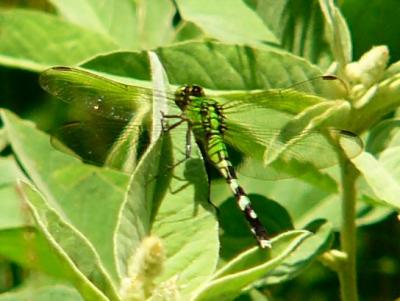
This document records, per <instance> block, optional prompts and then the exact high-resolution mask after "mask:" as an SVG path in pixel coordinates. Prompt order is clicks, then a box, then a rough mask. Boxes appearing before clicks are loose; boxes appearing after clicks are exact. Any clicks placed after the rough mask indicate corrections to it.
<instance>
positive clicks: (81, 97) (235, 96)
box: [40, 67, 362, 248]
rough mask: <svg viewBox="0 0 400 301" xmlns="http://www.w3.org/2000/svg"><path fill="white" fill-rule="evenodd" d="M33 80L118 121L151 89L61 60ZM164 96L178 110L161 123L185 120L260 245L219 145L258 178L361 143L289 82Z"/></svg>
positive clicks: (315, 163) (319, 162) (138, 107)
mask: <svg viewBox="0 0 400 301" xmlns="http://www.w3.org/2000/svg"><path fill="white" fill-rule="evenodd" d="M40 84H41V86H42V87H43V88H44V89H45V90H46V91H48V92H49V93H51V94H52V95H54V96H56V97H58V98H60V99H62V100H64V101H66V102H68V103H73V104H75V105H77V106H79V107H81V108H82V109H85V110H87V111H89V112H91V113H93V114H95V115H100V116H102V117H105V118H107V119H108V120H122V121H126V122H129V121H131V120H132V119H133V118H134V116H135V114H136V115H137V114H138V112H139V111H141V112H142V113H143V111H144V110H145V111H146V110H148V111H150V110H151V109H150V108H151V103H152V97H153V95H154V94H157V93H158V92H156V91H155V90H152V89H149V88H144V87H138V86H132V85H126V84H122V83H118V82H115V81H112V80H109V79H106V78H104V77H101V76H98V75H95V74H92V73H89V72H86V71H83V70H80V69H74V68H68V67H55V68H51V69H48V70H46V71H44V72H43V73H42V74H41V76H40ZM168 98H169V99H171V101H173V102H174V103H175V104H176V105H177V106H178V107H179V109H180V110H181V112H180V114H177V115H164V119H171V118H177V119H175V120H177V122H176V123H175V124H172V125H170V126H168V128H169V129H172V128H175V127H177V126H178V125H180V124H182V123H186V124H187V125H188V129H187V131H188V132H187V133H190V131H192V132H193V134H194V136H195V139H196V141H197V143H198V144H199V145H200V148H201V149H202V151H203V152H204V154H205V157H207V158H208V160H209V161H210V162H211V163H212V165H214V166H215V167H216V168H217V169H218V170H219V172H220V174H221V175H222V176H223V177H224V178H225V179H226V181H227V183H228V184H229V186H230V189H231V190H232V192H233V194H234V196H235V198H236V202H237V204H238V206H239V208H240V210H241V211H242V212H243V214H244V216H245V218H246V220H247V222H248V223H249V225H250V228H251V231H252V232H253V234H254V236H255V237H256V239H257V242H258V244H259V245H260V246H261V247H262V248H265V247H270V241H269V238H268V236H267V232H266V230H265V228H264V226H263V225H262V223H261V222H260V220H259V218H258V217H257V214H256V213H255V212H254V210H253V209H252V205H251V202H250V199H249V198H248V196H247V195H246V193H245V191H244V189H243V188H242V187H241V186H240V185H239V183H238V181H237V176H236V173H235V171H234V168H233V165H232V163H231V161H230V158H229V154H228V150H227V145H230V146H231V147H233V148H234V149H236V150H237V151H239V152H240V153H242V154H243V155H244V156H245V160H244V162H243V169H244V170H246V168H247V170H246V174H250V175H253V176H255V177H261V178H285V177H290V176H295V175H298V174H300V173H302V172H304V170H305V169H307V168H308V167H310V166H312V167H316V168H324V167H328V166H331V165H334V164H336V163H337V161H338V150H339V149H340V148H343V147H344V146H345V147H346V155H347V156H349V157H354V156H356V155H357V154H358V153H359V152H360V151H361V149H362V143H361V140H360V139H359V138H358V137H357V136H356V135H354V134H352V133H351V132H348V131H344V130H336V129H333V128H330V127H326V126H325V127H324V126H322V124H323V123H321V121H320V120H319V118H318V116H321V115H323V114H324V112H323V111H321V109H318V108H319V105H321V104H325V103H327V102H326V101H324V99H322V98H319V97H317V96H314V95H308V94H306V93H303V92H299V91H295V90H293V89H286V90H278V89H271V90H265V91H249V92H243V93H231V94H224V95H218V96H215V97H208V96H206V95H205V93H204V90H203V89H202V88H201V87H199V86H195V85H187V86H183V87H181V88H179V89H177V91H176V92H175V93H174V94H171V95H168ZM334 105H335V103H334V102H332V106H331V107H330V109H329V110H330V111H331V112H334V111H335V110H334V109H333V108H334V107H335V106H334ZM339 107H340V105H339ZM307 110H308V111H307ZM329 110H328V109H326V108H325V112H326V111H329ZM306 111H307V112H308V114H306V113H304V112H306ZM187 137H190V134H187ZM187 150H190V145H189V144H188V145H187ZM186 153H187V156H189V155H190V154H189V152H188V151H187V152H186ZM253 161H255V162H259V163H258V164H251V163H252V162H253ZM293 166H294V167H293ZM292 167H293V168H292Z"/></svg>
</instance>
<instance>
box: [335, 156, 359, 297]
mask: <svg viewBox="0 0 400 301" xmlns="http://www.w3.org/2000/svg"><path fill="white" fill-rule="evenodd" d="M341 167H342V168H341V170H342V225H341V230H340V243H341V250H342V251H343V252H344V253H345V254H346V260H345V261H344V262H343V264H341V265H340V269H339V271H338V273H339V282H340V288H341V296H342V301H357V300H358V296H357V279H356V189H355V182H356V179H357V173H358V172H357V170H356V169H355V167H354V165H353V164H352V163H351V162H350V161H349V160H348V159H345V158H344V159H343V160H342V164H341Z"/></svg>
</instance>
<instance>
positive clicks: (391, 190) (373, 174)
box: [351, 152, 400, 209]
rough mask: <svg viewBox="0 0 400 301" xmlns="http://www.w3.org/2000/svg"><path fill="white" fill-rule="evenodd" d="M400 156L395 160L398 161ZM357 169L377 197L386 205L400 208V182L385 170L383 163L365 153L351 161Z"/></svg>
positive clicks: (396, 156)
mask: <svg viewBox="0 0 400 301" xmlns="http://www.w3.org/2000/svg"><path fill="white" fill-rule="evenodd" d="M397 158H398V155H395V157H394V159H395V160H396V161H397V160H398V159H397ZM351 161H352V162H353V164H354V165H355V166H356V168H357V169H358V170H359V171H360V172H361V174H362V175H363V177H364V178H365V180H366V181H367V183H368V185H369V186H370V187H371V189H372V190H373V192H374V193H375V195H376V196H377V197H378V198H379V199H380V200H382V201H383V202H384V203H385V204H386V205H389V206H392V207H394V208H396V209H399V208H400V201H399V198H398V196H399V194H400V185H399V182H398V181H396V179H395V178H394V177H393V175H392V174H391V173H390V172H389V171H388V170H387V169H386V168H385V166H384V165H383V163H381V162H379V161H377V160H376V159H375V158H374V157H373V156H372V155H371V154H369V153H366V152H363V153H362V154H361V155H359V156H358V157H356V158H353V159H351Z"/></svg>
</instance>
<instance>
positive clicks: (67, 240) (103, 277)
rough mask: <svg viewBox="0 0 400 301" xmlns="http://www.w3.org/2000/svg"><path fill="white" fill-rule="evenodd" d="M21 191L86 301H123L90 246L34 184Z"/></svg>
mask: <svg viewBox="0 0 400 301" xmlns="http://www.w3.org/2000/svg"><path fill="white" fill-rule="evenodd" d="M19 188H20V189H21V192H22V194H23V195H24V198H25V201H26V202H28V204H29V206H30V208H31V210H32V213H33V216H34V218H35V220H36V223H37V224H38V227H39V228H40V231H41V232H42V233H43V234H44V236H45V237H46V239H47V240H48V241H49V242H50V244H51V245H52V247H53V249H54V252H56V253H57V254H58V255H59V256H60V257H61V258H62V260H64V261H65V269H66V272H67V273H68V276H69V277H68V278H69V279H70V280H71V282H72V283H74V285H75V286H76V288H77V289H78V291H79V292H80V293H81V294H82V296H84V297H85V300H88V301H90V300H93V301H95V300H104V301H106V300H120V299H119V298H118V296H117V292H116V290H115V288H114V287H113V284H112V282H111V279H110V278H109V276H108V275H107V273H106V272H105V269H104V268H103V267H102V265H101V264H100V260H99V258H98V256H97V254H96V252H95V250H94V249H93V248H92V246H91V245H90V243H89V242H88V241H87V240H86V239H85V238H84V237H83V236H82V235H81V234H80V233H79V232H77V231H76V230H75V229H74V228H73V227H72V226H71V225H69V224H68V223H66V222H65V221H63V219H62V218H61V216H59V215H58V214H57V213H56V212H55V211H54V210H53V209H51V207H49V205H48V203H47V202H46V200H45V199H44V198H43V197H42V196H41V195H40V194H39V193H38V192H37V191H36V190H35V189H34V188H33V187H32V186H31V185H28V184H25V183H21V184H20V186H19ZM106 296H107V297H108V298H107V297H106Z"/></svg>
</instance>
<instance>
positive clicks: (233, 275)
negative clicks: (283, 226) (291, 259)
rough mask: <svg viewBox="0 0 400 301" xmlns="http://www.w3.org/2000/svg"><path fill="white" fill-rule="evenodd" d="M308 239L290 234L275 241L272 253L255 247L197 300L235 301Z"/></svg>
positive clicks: (220, 273)
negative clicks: (242, 292)
mask: <svg viewBox="0 0 400 301" xmlns="http://www.w3.org/2000/svg"><path fill="white" fill-rule="evenodd" d="M308 235H309V233H308V232H304V231H292V232H286V233H284V234H282V235H280V236H279V237H277V238H274V239H273V240H272V248H271V250H269V251H266V250H261V249H259V248H258V247H255V248H252V249H250V250H248V251H247V252H244V253H242V254H240V255H239V256H238V257H236V258H234V259H233V260H231V261H230V262H229V263H227V264H226V265H225V266H224V267H223V268H221V269H220V270H219V271H218V272H217V273H216V274H214V277H213V279H212V280H211V281H210V282H209V283H207V284H206V285H205V286H204V287H203V288H201V289H200V290H199V291H198V292H197V294H196V295H195V297H194V300H232V299H233V298H234V297H236V296H238V295H239V294H240V292H241V291H242V290H243V289H244V288H245V287H247V286H248V285H250V284H252V283H253V282H254V281H256V280H258V279H259V278H260V277H263V276H265V275H266V274H268V273H269V272H270V271H272V270H273V269H274V268H275V267H276V266H278V265H279V264H280V263H281V262H283V260H284V259H285V258H287V257H288V256H289V255H290V254H291V253H292V252H293V251H294V250H295V249H296V248H297V247H298V246H299V245H300V244H301V243H302V241H303V240H304V239H305V238H306V237H307V236H308Z"/></svg>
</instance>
